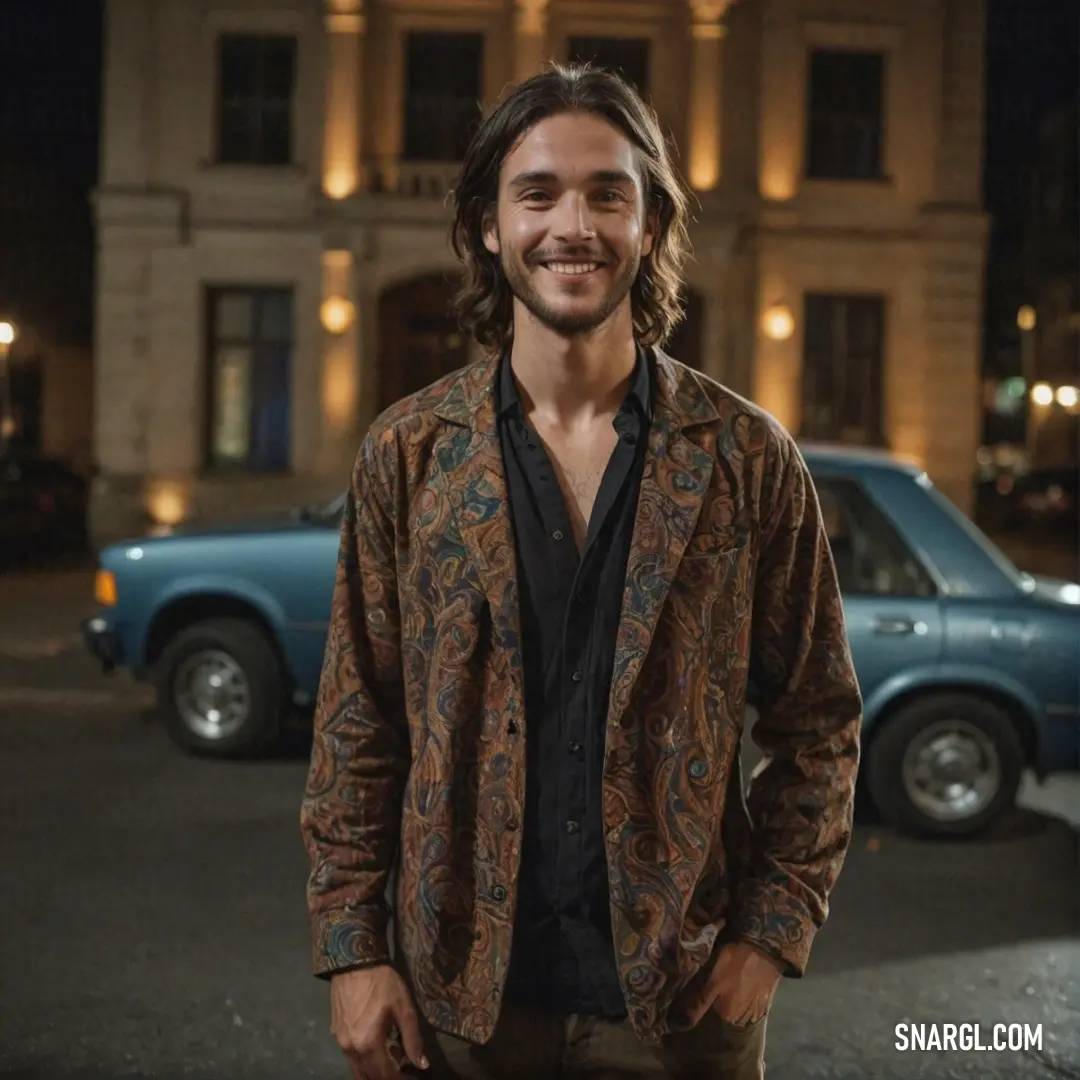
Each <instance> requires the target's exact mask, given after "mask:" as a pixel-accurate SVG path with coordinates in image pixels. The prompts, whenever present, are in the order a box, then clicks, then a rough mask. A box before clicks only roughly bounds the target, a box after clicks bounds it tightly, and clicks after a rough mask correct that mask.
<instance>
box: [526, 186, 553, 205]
mask: <svg viewBox="0 0 1080 1080" xmlns="http://www.w3.org/2000/svg"><path fill="white" fill-rule="evenodd" d="M521 201H522V202H551V196H550V195H549V194H548V193H547V192H546V191H541V190H540V189H539V188H537V189H536V190H534V191H526V192H524V193H523V194H522V196H521Z"/></svg>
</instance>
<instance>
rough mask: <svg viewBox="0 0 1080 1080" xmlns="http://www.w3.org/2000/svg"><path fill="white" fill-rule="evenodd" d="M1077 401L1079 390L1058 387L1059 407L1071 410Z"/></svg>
mask: <svg viewBox="0 0 1080 1080" xmlns="http://www.w3.org/2000/svg"><path fill="white" fill-rule="evenodd" d="M1078 401H1080V390H1078V389H1077V388H1076V387H1075V386H1059V387H1058V391H1057V402H1058V404H1059V405H1061V406H1062V407H1064V408H1066V409H1073V408H1075V407H1076V403H1077V402H1078Z"/></svg>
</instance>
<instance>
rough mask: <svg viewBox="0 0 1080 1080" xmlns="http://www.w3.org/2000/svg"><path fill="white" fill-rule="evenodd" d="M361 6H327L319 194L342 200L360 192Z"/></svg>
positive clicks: (331, 1)
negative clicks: (320, 186) (321, 178)
mask: <svg viewBox="0 0 1080 1080" xmlns="http://www.w3.org/2000/svg"><path fill="white" fill-rule="evenodd" d="M363 8H364V4H363V0H327V2H326V15H325V25H326V37H327V72H326V123H325V127H324V130H323V191H325V192H326V194H327V195H329V196H330V197H331V198H334V199H345V198H348V197H349V196H350V195H352V194H354V193H355V192H356V191H358V190H360V189H361V187H362V186H363V166H362V162H361V154H362V152H363V148H362V147H361V145H360V142H361V140H360V133H361V125H362V123H363V109H362V106H361V102H362V90H363V87H362V71H361V65H360V49H361V46H362V44H363V36H364V10H363Z"/></svg>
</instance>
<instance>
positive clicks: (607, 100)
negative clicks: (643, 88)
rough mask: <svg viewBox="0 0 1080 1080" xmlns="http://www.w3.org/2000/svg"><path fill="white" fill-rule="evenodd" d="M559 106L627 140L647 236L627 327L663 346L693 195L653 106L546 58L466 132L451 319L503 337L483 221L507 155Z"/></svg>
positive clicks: (671, 322)
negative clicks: (640, 184)
mask: <svg viewBox="0 0 1080 1080" xmlns="http://www.w3.org/2000/svg"><path fill="white" fill-rule="evenodd" d="M567 112H586V113H591V114H593V115H595V116H598V117H600V118H601V119H604V120H606V121H607V122H608V123H610V124H612V125H614V126H615V127H616V128H618V130H619V131H621V132H622V134H623V135H625V136H626V138H627V139H629V141H630V142H631V143H632V144H633V145H634V146H635V147H636V148H637V151H638V158H639V161H640V164H641V169H642V173H643V177H644V186H645V205H646V212H647V213H648V214H649V216H650V218H651V219H652V221H653V223H654V230H655V239H654V242H653V247H652V250H651V251H650V252H649V254H648V255H646V256H644V257H643V258H642V261H641V268H640V270H639V272H638V276H637V278H636V280H635V281H634V284H633V286H632V288H631V290H630V299H631V308H632V312H633V321H634V331H635V334H636V336H637V338H638V340H639V341H640V342H641V343H642V344H643V345H663V344H664V342H666V341H667V339H668V338H669V337H670V336H671V334H672V332H673V331H674V329H675V327H676V326H677V325H678V324H679V322H680V321H681V319H682V317H683V307H682V302H681V300H680V292H681V289H682V285H683V276H682V270H683V264H684V262H685V260H686V258H687V257H688V255H689V253H690V235H689V224H690V217H691V207H692V204H693V195H692V193H691V191H690V189H689V187H688V186H687V184H686V182H685V181H684V180H683V178H682V176H681V175H680V174H679V171H678V169H677V168H676V166H675V164H674V159H675V151H674V149H673V146H672V144H671V143H670V141H669V140H668V139H667V138H666V137H665V135H664V132H663V129H662V128H661V125H660V122H659V120H658V119H657V116H656V113H655V112H654V111H653V109H652V108H650V107H649V106H648V105H647V104H646V103H645V102H644V101H643V100H642V99H641V97H640V96H639V95H638V93H637V91H636V90H635V89H634V88H633V87H632V86H630V85H629V84H628V83H627V82H625V81H624V80H623V79H621V78H620V77H619V76H617V75H615V74H613V73H610V72H607V71H604V70H601V69H598V68H595V67H593V66H591V65H589V64H572V65H559V64H553V65H550V66H549V67H548V68H547V69H546V70H544V71H543V72H541V73H540V74H538V75H534V76H533V77H532V78H530V79H528V80H526V81H525V82H523V83H522V84H521V85H520V86H518V87H516V88H515V89H514V90H512V91H511V92H510V93H509V94H508V95H506V96H505V97H504V98H503V99H502V100H501V101H500V102H498V104H497V105H496V106H495V108H494V109H493V110H492V111H491V112H490V113H489V114H488V115H487V116H486V117H485V118H484V119H483V121H482V122H481V124H480V126H479V127H478V129H477V131H476V133H475V134H474V135H473V137H472V140H471V142H470V144H469V147H468V149H467V150H466V152H465V158H464V161H463V163H462V168H461V175H460V179H459V182H458V185H457V188H456V190H455V191H454V193H453V203H454V224H453V228H452V230H451V234H450V243H451V246H452V247H453V249H454V253H455V254H456V255H457V257H458V259H460V260H461V263H462V265H463V267H464V275H463V278H462V282H461V286H460V288H459V290H458V292H457V295H456V296H455V298H454V310H455V313H456V315H457V318H458V320H459V322H460V323H461V326H462V329H463V330H465V331H466V332H467V333H471V334H472V335H473V336H474V337H475V338H476V340H477V341H478V342H479V343H480V345H482V346H484V347H485V348H487V349H489V350H493V351H498V350H501V349H502V348H504V347H505V346H506V345H508V344H509V343H510V341H511V340H512V338H513V325H514V316H513V295H512V293H511V291H510V286H509V284H508V282H507V280H506V276H505V274H504V273H503V269H502V264H501V263H500V261H499V257H498V256H497V255H493V254H492V253H491V252H490V251H488V249H487V248H486V247H485V246H484V228H485V225H486V224H487V222H488V221H489V220H490V215H491V214H492V213H493V212H494V210H495V206H496V204H497V202H498V197H499V171H500V168H501V167H502V163H503V161H504V160H505V158H506V157H507V155H508V154H510V153H511V152H512V151H513V149H514V147H515V146H517V144H518V141H519V140H520V139H521V138H522V137H523V136H524V135H525V134H526V133H527V132H528V131H529V130H530V129H531V128H532V127H534V126H535V125H536V124H538V123H539V122H540V121H542V120H546V119H548V118H549V117H551V116H558V115H560V114H562V113H567Z"/></svg>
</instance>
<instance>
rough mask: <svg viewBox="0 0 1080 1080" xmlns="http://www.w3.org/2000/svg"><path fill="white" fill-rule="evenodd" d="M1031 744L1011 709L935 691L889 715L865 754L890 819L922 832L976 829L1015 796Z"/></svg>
mask: <svg viewBox="0 0 1080 1080" xmlns="http://www.w3.org/2000/svg"><path fill="white" fill-rule="evenodd" d="M1023 770H1024V747H1023V744H1022V743H1021V741H1020V735H1019V733H1018V732H1017V730H1016V725H1015V724H1014V723H1013V720H1012V718H1011V717H1010V716H1009V714H1008V713H1007V712H1006V711H1005V710H1004V709H1002V708H1000V707H999V706H998V705H995V704H994V703H993V702H991V701H988V700H986V699H985V698H982V697H979V696H977V695H974V694H935V695H933V696H928V697H923V698H919V699H917V700H915V701H912V702H909V703H908V704H907V705H904V706H902V707H901V708H900V709H898V710H897V711H896V712H895V713H893V714H892V716H890V717H888V719H886V720H885V721H884V727H883V728H882V729H881V731H880V732H879V733H878V734H877V735H876V736H875V737H874V739H873V740H872V742H871V744H870V747H869V750H868V753H867V762H866V772H867V780H868V781H869V786H870V796H871V798H872V799H873V800H874V804H875V805H876V807H877V809H878V811H879V812H880V814H881V816H882V817H883V818H884V819H885V821H886V822H887V823H888V824H890V825H892V826H893V827H895V828H898V829H900V830H902V831H904V832H909V833H912V834H915V835H918V836H941V837H945V836H953V837H964V836H973V835H975V834H976V833H980V832H982V831H984V830H985V829H986V828H987V826H989V825H990V823H991V822H993V821H994V820H995V819H996V818H998V817H999V816H1000V815H1001V814H1002V813H1004V812H1006V811H1008V810H1009V809H1011V808H1012V807H1013V806H1014V805H1015V803H1016V793H1017V790H1018V788H1019V786H1020V779H1021V776H1022V774H1023Z"/></svg>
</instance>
